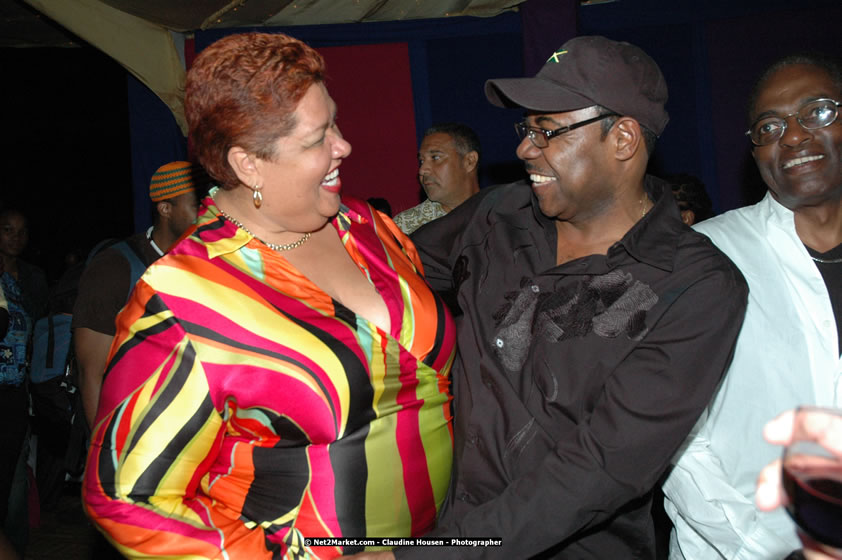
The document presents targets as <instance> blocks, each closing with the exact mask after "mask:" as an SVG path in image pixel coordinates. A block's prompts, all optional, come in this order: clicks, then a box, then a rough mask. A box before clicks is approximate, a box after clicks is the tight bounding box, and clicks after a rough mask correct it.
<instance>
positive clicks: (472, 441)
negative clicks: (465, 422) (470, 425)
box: [468, 433, 479, 446]
mask: <svg viewBox="0 0 842 560" xmlns="http://www.w3.org/2000/svg"><path fill="white" fill-rule="evenodd" d="M478 439H479V438H478V437H477V435H476V434H474V433H472V434H471V435H469V436H468V443H469V444H470V445H473V446H476V444H477V440H478Z"/></svg>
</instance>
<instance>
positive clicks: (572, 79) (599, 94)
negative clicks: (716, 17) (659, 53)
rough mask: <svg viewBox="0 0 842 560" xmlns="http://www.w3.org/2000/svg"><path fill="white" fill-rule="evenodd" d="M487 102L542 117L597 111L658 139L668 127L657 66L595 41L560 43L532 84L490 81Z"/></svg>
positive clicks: (619, 46)
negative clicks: (624, 118)
mask: <svg viewBox="0 0 842 560" xmlns="http://www.w3.org/2000/svg"><path fill="white" fill-rule="evenodd" d="M485 96H486V97H487V98H488V100H489V101H490V102H491V103H492V104H494V105H497V106H498V107H506V108H512V107H523V108H525V109H531V110H533V111H539V112H542V113H563V112H566V111H575V110H577V109H584V108H585V107H591V106H593V105H601V106H603V107H605V108H606V109H610V110H611V111H613V112H615V113H618V114H620V115H625V116H629V117H632V118H634V119H635V120H636V121H637V122H639V123H640V124H641V125H642V126H644V127H646V128H648V129H649V130H651V131H652V132H654V133H655V135H656V136H660V135H661V132H663V130H664V127H665V126H666V125H667V121H669V115H668V114H667V111H666V109H664V104H665V103H666V102H667V96H668V94H667V84H666V82H665V81H664V75H663V74H662V73H661V69H660V68H658V65H657V64H656V63H655V61H654V60H652V58H651V57H650V56H649V55H647V54H646V53H645V52H643V51H642V50H641V49H640V48H638V47H636V46H634V45H632V44H629V43H626V42H622V41H612V40H611V39H607V38H605V37H600V36H597V35H592V36H583V37H576V38H575V39H571V40H569V41H567V42H566V43H564V44H563V45H562V46H561V47H559V49H558V50H556V51H555V52H554V53H553V54H552V55H551V56H550V58H549V59H548V60H547V62H546V64H544V67H543V68H541V70H540V71H539V72H538V74H536V75H535V77H534V78H500V79H495V80H488V81H487V82H486V83H485Z"/></svg>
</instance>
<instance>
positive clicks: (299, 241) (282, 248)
mask: <svg viewBox="0 0 842 560" xmlns="http://www.w3.org/2000/svg"><path fill="white" fill-rule="evenodd" d="M211 200H213V202H214V204H216V199H215V198H214V197H213V196H211ZM216 209H217V210H219V213H220V214H222V216H223V217H224V218H225V219H226V220H228V221H229V222H231V223H232V224H234V225H235V226H237V227H238V228H240V229H241V230H243V231H244V232H246V233H247V234H249V235H251V236H252V237H254V238H255V239H257V240H258V241H260V242H261V243H263V244H264V245H266V246H267V247H269V248H270V249H272V250H273V251H290V250H292V249H297V248H298V247H301V246H302V245H304V244H305V243H306V242H307V240H308V239H310V235H311V234H310V232H309V231H308V232H307V233H305V234H304V235H302V236H301V237H300V238H299V239H297V240H296V241H293V242H292V243H284V244H283V245H277V244H275V243H269V242H268V241H263V240H262V239H260V238H259V237H257V236H256V235H255V234H253V233H252V232H251V230H249V228H247V227H246V226H244V225H243V224H242V222H240V221H239V220H237V219H236V218H233V217H231V216H230V215H228V214H227V213H226V212H225V210H223V209H222V208H220V207H219V205H218V204H217V205H216Z"/></svg>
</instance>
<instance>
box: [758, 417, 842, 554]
mask: <svg viewBox="0 0 842 560" xmlns="http://www.w3.org/2000/svg"><path fill="white" fill-rule="evenodd" d="M764 436H765V437H766V439H767V440H768V441H769V442H770V443H776V444H779V445H785V446H786V449H785V450H784V454H783V459H782V460H779V461H775V462H774V463H772V464H770V465H767V466H766V468H764V469H763V471H762V472H761V473H760V478H759V479H758V487H757V496H756V501H757V505H758V507H759V508H760V509H762V510H770V509H774V508H775V507H777V506H780V505H784V506H785V507H786V508H787V511H788V512H789V513H790V515H791V516H792V518H793V519H794V520H795V522H796V524H797V525H798V528H799V531H798V534H799V537H800V538H801V541H802V543H803V544H804V549H805V556H806V557H807V558H809V559H819V558H842V410H834V409H823V408H816V407H800V408H798V409H797V410H794V411H788V412H785V413H784V414H782V415H780V416H778V417H777V418H775V419H774V420H772V421H771V422H769V423H768V424H767V425H766V428H765V430H764Z"/></svg>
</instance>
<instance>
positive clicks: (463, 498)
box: [457, 491, 471, 502]
mask: <svg viewBox="0 0 842 560" xmlns="http://www.w3.org/2000/svg"><path fill="white" fill-rule="evenodd" d="M470 497H471V495H470V494H468V493H467V492H465V491H462V492H459V496H457V499H458V500H459V501H460V502H467V501H468V498H470Z"/></svg>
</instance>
